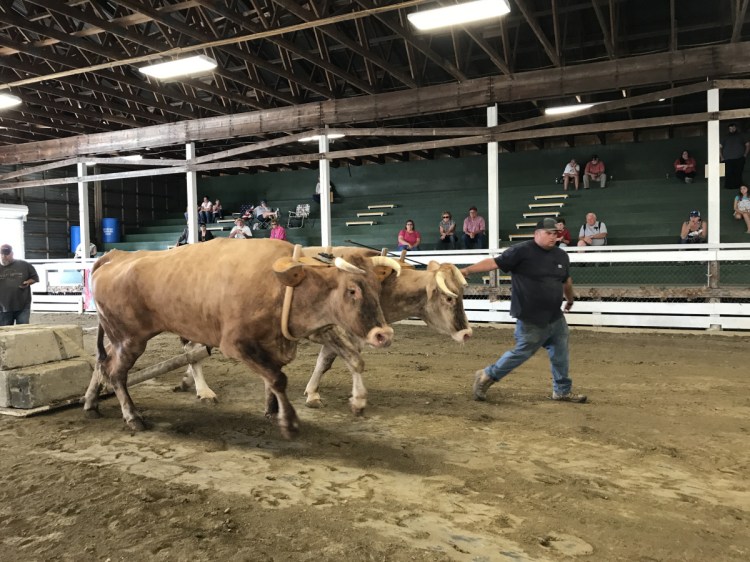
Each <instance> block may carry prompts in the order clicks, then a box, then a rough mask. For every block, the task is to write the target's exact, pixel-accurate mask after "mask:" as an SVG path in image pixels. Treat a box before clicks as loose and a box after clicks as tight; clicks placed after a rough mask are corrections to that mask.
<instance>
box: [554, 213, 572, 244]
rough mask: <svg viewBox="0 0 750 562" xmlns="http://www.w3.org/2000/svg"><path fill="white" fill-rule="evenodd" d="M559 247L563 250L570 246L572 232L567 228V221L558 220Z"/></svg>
mask: <svg viewBox="0 0 750 562" xmlns="http://www.w3.org/2000/svg"><path fill="white" fill-rule="evenodd" d="M557 230H558V231H559V232H558V234H557V245H558V246H560V247H561V248H567V247H568V246H570V230H568V227H567V226H565V219H563V218H559V219H557Z"/></svg>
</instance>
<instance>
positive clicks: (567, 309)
mask: <svg viewBox="0 0 750 562" xmlns="http://www.w3.org/2000/svg"><path fill="white" fill-rule="evenodd" d="M571 308H573V301H566V302H565V308H564V309H563V310H564V311H565V312H570V309H571Z"/></svg>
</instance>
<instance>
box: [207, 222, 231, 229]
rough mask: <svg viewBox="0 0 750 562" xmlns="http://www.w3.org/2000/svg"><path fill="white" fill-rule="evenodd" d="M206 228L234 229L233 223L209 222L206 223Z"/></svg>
mask: <svg viewBox="0 0 750 562" xmlns="http://www.w3.org/2000/svg"><path fill="white" fill-rule="evenodd" d="M206 230H232V225H231V224H227V225H221V224H216V223H214V224H208V225H206Z"/></svg>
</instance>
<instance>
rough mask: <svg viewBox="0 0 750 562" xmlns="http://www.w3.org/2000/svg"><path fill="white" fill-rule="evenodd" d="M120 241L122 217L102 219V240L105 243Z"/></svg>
mask: <svg viewBox="0 0 750 562" xmlns="http://www.w3.org/2000/svg"><path fill="white" fill-rule="evenodd" d="M119 241H120V219H114V218H103V219H102V242H104V243H105V244H107V243H113V242H119Z"/></svg>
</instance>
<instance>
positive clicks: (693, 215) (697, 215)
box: [690, 211, 701, 217]
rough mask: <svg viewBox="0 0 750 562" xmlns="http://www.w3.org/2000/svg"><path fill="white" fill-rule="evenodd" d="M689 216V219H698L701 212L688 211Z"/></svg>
mask: <svg viewBox="0 0 750 562" xmlns="http://www.w3.org/2000/svg"><path fill="white" fill-rule="evenodd" d="M690 216H691V217H699V216H701V212H700V211H690Z"/></svg>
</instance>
